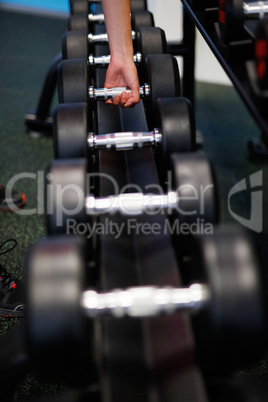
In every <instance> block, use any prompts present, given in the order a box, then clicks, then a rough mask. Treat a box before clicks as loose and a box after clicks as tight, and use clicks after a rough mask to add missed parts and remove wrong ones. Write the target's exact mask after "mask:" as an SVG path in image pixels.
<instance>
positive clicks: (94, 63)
mask: <svg viewBox="0 0 268 402" xmlns="http://www.w3.org/2000/svg"><path fill="white" fill-rule="evenodd" d="M110 61H111V56H110V55H108V56H99V57H94V56H93V54H91V55H89V57H88V62H89V65H90V66H91V67H100V66H103V67H106V66H108V65H109V64H110ZM133 61H134V63H135V64H139V63H141V61H142V55H141V53H136V54H134V55H133Z"/></svg>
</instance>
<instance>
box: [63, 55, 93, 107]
mask: <svg viewBox="0 0 268 402" xmlns="http://www.w3.org/2000/svg"><path fill="white" fill-rule="evenodd" d="M57 76H58V78H57V86H58V98H59V103H73V102H88V88H89V67H88V63H87V60H86V59H74V60H64V61H63V62H62V63H60V64H59V66H58V74H57Z"/></svg>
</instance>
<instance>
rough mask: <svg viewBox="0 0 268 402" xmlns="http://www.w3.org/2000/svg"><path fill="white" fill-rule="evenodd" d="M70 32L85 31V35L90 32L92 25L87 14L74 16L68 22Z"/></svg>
mask: <svg viewBox="0 0 268 402" xmlns="http://www.w3.org/2000/svg"><path fill="white" fill-rule="evenodd" d="M67 30H68V31H83V32H85V33H88V32H90V23H89V21H88V17H87V14H74V15H71V16H70V17H69V18H68V20H67Z"/></svg>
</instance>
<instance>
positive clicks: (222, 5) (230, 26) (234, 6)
mask: <svg viewBox="0 0 268 402" xmlns="http://www.w3.org/2000/svg"><path fill="white" fill-rule="evenodd" d="M267 12H268V1H252V2H244V1H242V0H220V2H219V23H220V29H221V35H222V38H223V40H224V41H225V42H227V43H228V42H232V41H239V40H242V39H245V38H246V37H247V36H246V32H245V30H244V22H245V20H246V19H249V18H255V19H260V18H263V17H264V16H265V15H266V14H267Z"/></svg>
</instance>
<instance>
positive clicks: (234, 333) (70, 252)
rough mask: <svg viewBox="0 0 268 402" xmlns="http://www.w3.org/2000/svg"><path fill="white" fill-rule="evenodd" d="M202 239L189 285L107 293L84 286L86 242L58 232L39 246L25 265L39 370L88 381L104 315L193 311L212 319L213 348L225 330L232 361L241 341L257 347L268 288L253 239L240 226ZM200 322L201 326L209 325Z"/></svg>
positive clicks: (30, 335) (30, 334) (31, 341)
mask: <svg viewBox="0 0 268 402" xmlns="http://www.w3.org/2000/svg"><path fill="white" fill-rule="evenodd" d="M197 242H198V243H199V248H200V250H201V252H200V256H199V260H198V266H197V272H199V278H198V279H199V280H198V281H195V282H194V283H192V284H190V286H188V287H184V288H174V287H173V288H172V287H169V286H168V285H169V284H168V283H167V286H166V287H162V288H159V287H155V286H137V287H133V288H127V289H116V290H112V291H106V292H98V291H96V290H93V289H92V290H91V289H88V290H84V289H85V281H84V275H85V270H86V262H85V257H84V256H85V250H86V244H85V242H83V241H82V239H80V238H78V237H77V236H76V237H75V238H73V237H71V236H63V237H59V236H54V237H51V238H50V237H48V238H47V239H43V240H41V241H39V242H38V243H37V244H35V245H34V246H33V247H32V249H31V251H30V253H29V256H28V258H27V267H26V274H27V276H26V278H27V313H26V336H27V340H28V342H27V343H28V345H29V347H30V352H31V358H32V359H33V361H34V362H36V366H37V367H38V368H39V371H41V372H42V373H45V374H51V375H53V376H56V378H58V376H59V375H60V374H62V372H64V374H65V376H66V378H67V380H68V381H72V382H74V381H80V382H81V381H82V379H81V377H79V375H80V372H81V367H83V370H84V372H85V373H87V377H86V375H84V378H85V380H86V381H89V379H91V378H92V377H91V376H92V372H91V376H90V375H89V374H90V367H92V359H93V354H92V350H95V348H96V346H94V344H93V343H92V331H90V330H88V331H86V328H85V325H86V322H93V321H94V319H95V318H98V319H101V317H103V316H108V317H109V316H110V317H112V318H113V319H119V318H120V319H122V318H123V317H125V316H128V317H130V318H129V319H137V318H147V317H156V316H158V315H162V314H175V313H177V312H184V313H188V314H190V313H193V316H200V317H202V320H203V322H206V321H208V322H209V325H210V331H211V334H212V336H209V334H207V337H208V338H209V339H210V341H211V342H210V343H208V346H207V349H206V352H207V351H209V349H210V348H212V343H213V339H214V338H213V336H215V337H218V336H219V335H222V337H221V341H222V343H221V347H223V346H224V345H225V344H227V345H226V346H228V347H226V354H227V355H226V356H224V358H225V359H226V360H227V361H228V360H229V361H232V359H233V353H236V349H235V347H234V346H236V344H244V346H245V348H246V349H245V350H244V353H245V352H246V350H247V348H250V349H251V348H253V349H254V348H255V344H254V343H252V340H253V338H254V337H255V338H256V339H255V340H257V341H258V337H259V336H260V334H261V333H262V331H263V327H264V322H265V317H264V300H263V294H264V292H263V287H262V282H261V278H260V270H259V264H258V258H257V257H256V253H255V250H254V248H253V245H252V243H251V242H250V241H249V239H248V237H247V235H246V234H245V233H244V232H243V231H241V230H239V229H235V228H233V229H231V228H228V229H226V228H215V229H214V233H213V234H206V235H200V236H198V237H197ZM126 268H127V267H126ZM88 317H89V319H88ZM200 327H201V330H202V322H201V323H200ZM197 337H198V332H197ZM250 341H251V342H250ZM90 347H91V350H90ZM80 353H82V356H80ZM245 354H246V353H245ZM94 355H95V354H94ZM85 360H86V361H87V365H88V367H87V370H86V367H85V366H86V362H85ZM52 362H53V363H52ZM82 362H83V363H84V365H83V366H82ZM217 364H220V362H219V361H217ZM86 378H88V379H86Z"/></svg>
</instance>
